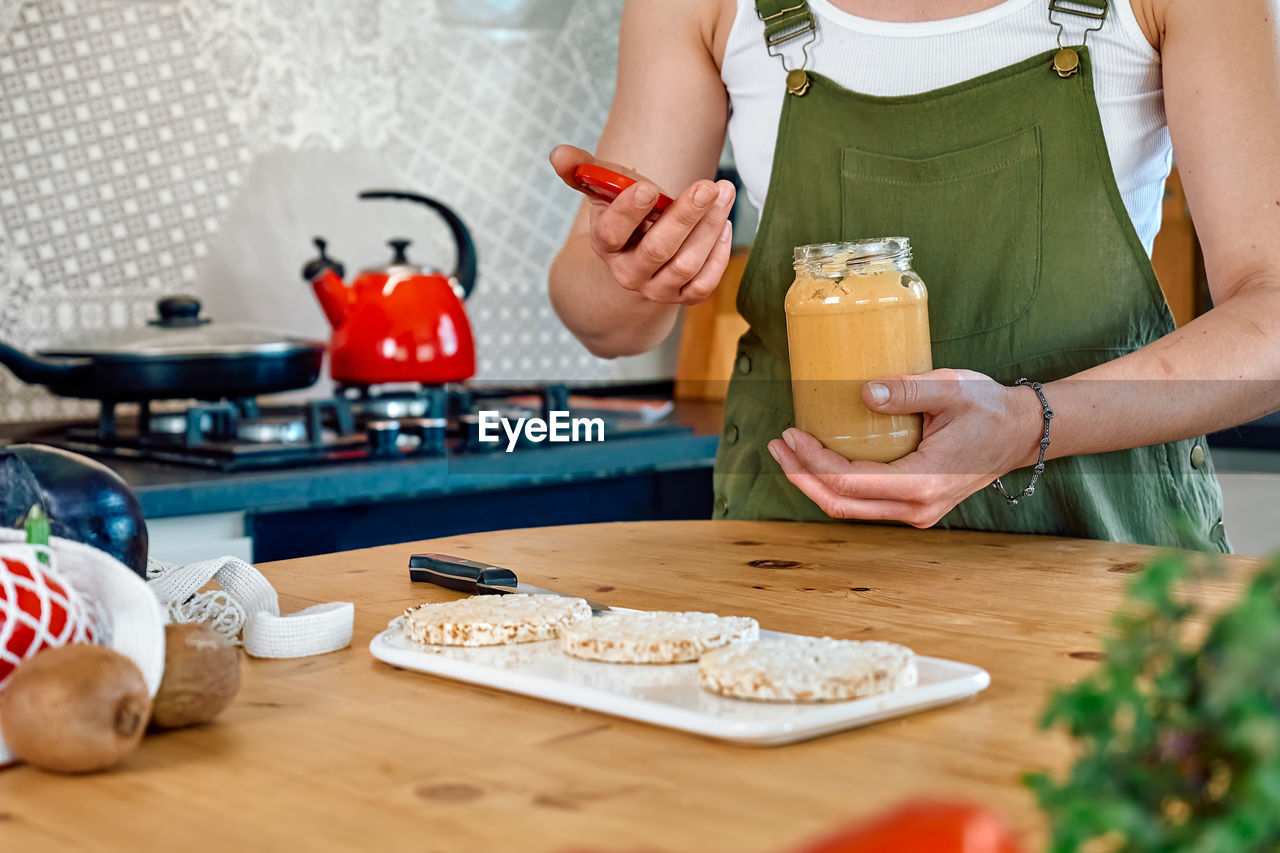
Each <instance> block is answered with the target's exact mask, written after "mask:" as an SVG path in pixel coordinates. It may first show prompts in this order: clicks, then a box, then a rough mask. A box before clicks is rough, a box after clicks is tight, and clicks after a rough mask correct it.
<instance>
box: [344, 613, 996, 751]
mask: <svg viewBox="0 0 1280 853" xmlns="http://www.w3.org/2000/svg"><path fill="white" fill-rule="evenodd" d="M599 618H606V619H607V618H608V617H607V616H605V617H599ZM760 635H761V636H762V637H767V636H786V635H785V634H778V633H775V632H773V631H761V632H760ZM369 651H370V652H371V653H372V654H373V656H374V657H375V658H377V659H378V660H381V661H384V662H386V663H389V664H391V665H392V666H396V667H400V668H402V669H412V670H417V671H419V672H425V673H429V674H431V675H438V676H441V677H443V678H452V679H456V680H458V681H466V682H469V683H471V684H481V685H484V686H486V687H494V688H497V689H499V690H506V691H509V692H511V693H522V694H524V695H526V696H534V697H537V698H539V699H547V700H550V701H552V702H559V703H562V704H565V705H572V706H574V707H578V708H587V709H590V710H592V711H600V712H602V713H605V714H613V715H614V716H618V717H626V718H627V719H631V720H636V721H638V722H642V723H649V724H651V725H655V726H664V727H666V728H670V729H679V730H680V731H685V732H690V733H692V734H696V735H702V736H704V737H709V738H715V739H717V740H725V741H732V742H734V743H740V744H752V745H757V746H773V745H777V744H784V743H794V742H795V741H799V740H805V739H808V738H813V737H818V736H820V735H826V734H831V733H833V732H839V731H844V730H845V729H852V728H856V727H858V726H865V725H867V724H868V723H875V722H879V721H881V720H887V719H891V718H893V717H901V716H904V715H906V714H912V713H915V712H916V711H923V710H925V709H926V708H933V707H936V706H938V705H945V704H947V703H949V702H955V701H957V700H960V699H964V698H966V697H968V696H972V695H974V694H975V693H978V692H979V691H981V690H983V689H985V688H986V687H987V685H988V684H990V683H991V676H990V675H988V674H987V671H986V670H984V669H981V668H979V667H976V666H972V665H970V664H967V663H958V662H956V661H950V660H943V659H942V658H927V657H917V658H916V666H917V668H918V669H919V671H920V681H919V683H918V684H917V685H916V686H915V687H911V688H908V689H906V690H900V691H897V692H895V693H889V694H886V695H883V696H869V697H867V698H865V699H855V700H852V701H849V702H828V703H822V704H810V705H783V704H776V703H765V702H749V701H744V700H741V699H728V698H725V697H722V696H716V695H715V694H712V693H709V692H707V691H706V690H703V689H702V688H701V687H699V686H698V665H697V664H696V663H685V664H619V663H597V662H594V661H585V660H578V659H576V658H571V657H568V656H567V655H565V654H563V653H562V652H561V651H560V642H559V641H558V640H549V641H547V642H542V643H523V644H520V645H508V646H483V647H479V648H461V647H458V646H427V645H423V644H421V643H415V642H413V641H412V640H409V639H407V638H406V637H405V636H404V633H403V631H402V629H401V627H400V620H399V619H394V620H392V622H391V624H390V626H389V627H388V628H387V630H385V631H383V632H382V633H381V634H378V635H377V636H375V637H374V638H373V639H372V640H371V641H370V642H369Z"/></svg>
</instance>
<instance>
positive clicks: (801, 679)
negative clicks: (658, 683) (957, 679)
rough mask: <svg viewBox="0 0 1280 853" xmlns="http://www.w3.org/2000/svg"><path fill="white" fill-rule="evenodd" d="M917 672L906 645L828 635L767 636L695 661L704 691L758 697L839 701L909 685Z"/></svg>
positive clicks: (804, 700)
mask: <svg viewBox="0 0 1280 853" xmlns="http://www.w3.org/2000/svg"><path fill="white" fill-rule="evenodd" d="M919 677H920V676H919V673H918V672H917V670H916V665H915V653H914V652H912V651H911V649H909V648H907V647H906V646H900V645H898V644H896V643H885V642H876V641H858V640H834V639H832V638H830V637H777V638H774V637H769V638H766V639H763V640H760V641H759V642H756V643H743V644H739V645H736V646H730V647H728V648H725V649H718V650H716V651H714V652H709V653H708V654H706V655H704V656H703V657H702V660H701V661H699V663H698V682H699V683H700V684H701V685H702V686H703V687H704V688H706V689H707V690H710V691H711V692H712V693H718V694H720V695H721V696H729V697H732V698H735V699H754V700H757V701H761V702H841V701H846V700H849V699H857V698H859V697H862V696H874V695H876V694H879V693H890V692H892V691H894V690H901V689H903V688H906V687H911V686H913V685H914V684H915V683H916V682H917V681H918V680H919Z"/></svg>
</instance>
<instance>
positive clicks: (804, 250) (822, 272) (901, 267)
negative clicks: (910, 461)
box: [786, 237, 933, 462]
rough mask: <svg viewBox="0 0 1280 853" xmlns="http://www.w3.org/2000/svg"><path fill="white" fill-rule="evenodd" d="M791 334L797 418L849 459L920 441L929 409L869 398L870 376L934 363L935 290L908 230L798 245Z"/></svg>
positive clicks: (891, 455) (790, 296)
mask: <svg viewBox="0 0 1280 853" xmlns="http://www.w3.org/2000/svg"><path fill="white" fill-rule="evenodd" d="M795 270H796V280H795V283H794V284H792V285H791V289H790V290H788V291H787V299H786V313H787V344H788V349H789V350H790V354H791V391H792V397H793V399H794V404H795V417H796V426H797V427H798V428H800V429H802V430H804V431H805V432H807V433H809V434H810V435H812V436H813V437H814V438H816V439H818V441H820V442H822V444H823V446H824V447H826V448H828V449H830V450H833V451H835V452H836V453H839V454H840V455H841V456H843V457H844V458H846V459H849V460H868V461H872V462H892V461H893V460H895V459H901V458H902V457H903V456H906V455H907V454H908V453H911V452H912V451H913V450H915V449H916V447H917V446H918V445H919V444H920V432H921V426H922V420H923V419H922V416H921V415H918V414H913V415H885V414H880V413H878V412H872V411H870V410H869V409H867V407H866V406H864V405H863V404H862V397H861V394H862V386H863V385H865V384H866V383H867V382H869V381H871V380H873V379H883V378H885V377H889V376H898V375H904V374H915V373H924V372H926V371H928V370H932V369H933V357H932V353H931V351H930V348H929V311H928V307H929V294H928V291H927V290H925V286H924V282H923V281H921V280H920V276H918V275H916V273H915V271H914V270H912V269H911V244H910V242H909V241H908V240H907V239H906V238H905V237H884V238H880V239H875V240H860V241H857V242H852V243H818V244H815V245H811V246H800V247H798V248H797V249H796V250H795Z"/></svg>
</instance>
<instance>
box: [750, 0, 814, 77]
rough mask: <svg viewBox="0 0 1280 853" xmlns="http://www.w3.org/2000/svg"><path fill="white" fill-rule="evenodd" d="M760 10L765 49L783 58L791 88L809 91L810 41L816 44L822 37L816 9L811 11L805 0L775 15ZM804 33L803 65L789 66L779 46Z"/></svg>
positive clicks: (758, 13)
mask: <svg viewBox="0 0 1280 853" xmlns="http://www.w3.org/2000/svg"><path fill="white" fill-rule="evenodd" d="M756 14H757V15H758V16H759V17H760V20H761V21H764V27H765V35H764V41H765V49H766V50H768V51H769V55H770V56H776V57H778V59H780V60H781V61H782V68H783V70H784V71H786V72H787V92H788V93H790V94H792V95H797V96H799V95H803V94H804V93H805V92H807V91H809V75H808V74H807V73H805V70H804V69H805V67H806V66H807V65H808V64H809V45H811V44H813V42H814V40H815V39H817V37H818V28H817V25H816V24H815V23H814V20H813V13H812V12H810V11H809V4H808V2H807V0H801V2H799V3H797V4H795V5H794V6H788V7H786V8H785V9H780V10H778V11H777V12H774V13H773V14H772V15H762V14H760V12H759V11H757V12H756ZM803 37H807V38H805V40H804V41H803V42H801V44H800V55H801V57H802V58H803V59H802V61H801V63H800V66H799V67H798V68H787V57H786V56H785V55H784V54H783V53H782V51H781V50H777V49H776V48H777V47H778V46H779V45H782V44H785V43H786V42H789V41H792V40H793V39H797V38H803Z"/></svg>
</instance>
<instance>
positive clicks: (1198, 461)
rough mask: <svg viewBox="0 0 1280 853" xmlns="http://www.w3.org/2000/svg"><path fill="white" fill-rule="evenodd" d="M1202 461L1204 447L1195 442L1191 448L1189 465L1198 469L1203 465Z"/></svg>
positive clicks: (1203, 459) (1203, 458)
mask: <svg viewBox="0 0 1280 853" xmlns="http://www.w3.org/2000/svg"><path fill="white" fill-rule="evenodd" d="M1204 461H1205V455H1204V448H1203V447H1201V446H1200V445H1198V444H1197V445H1196V446H1195V447H1193V448H1191V467H1192V468H1195V469H1197V470H1199V469H1200V468H1203V467H1204Z"/></svg>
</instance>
